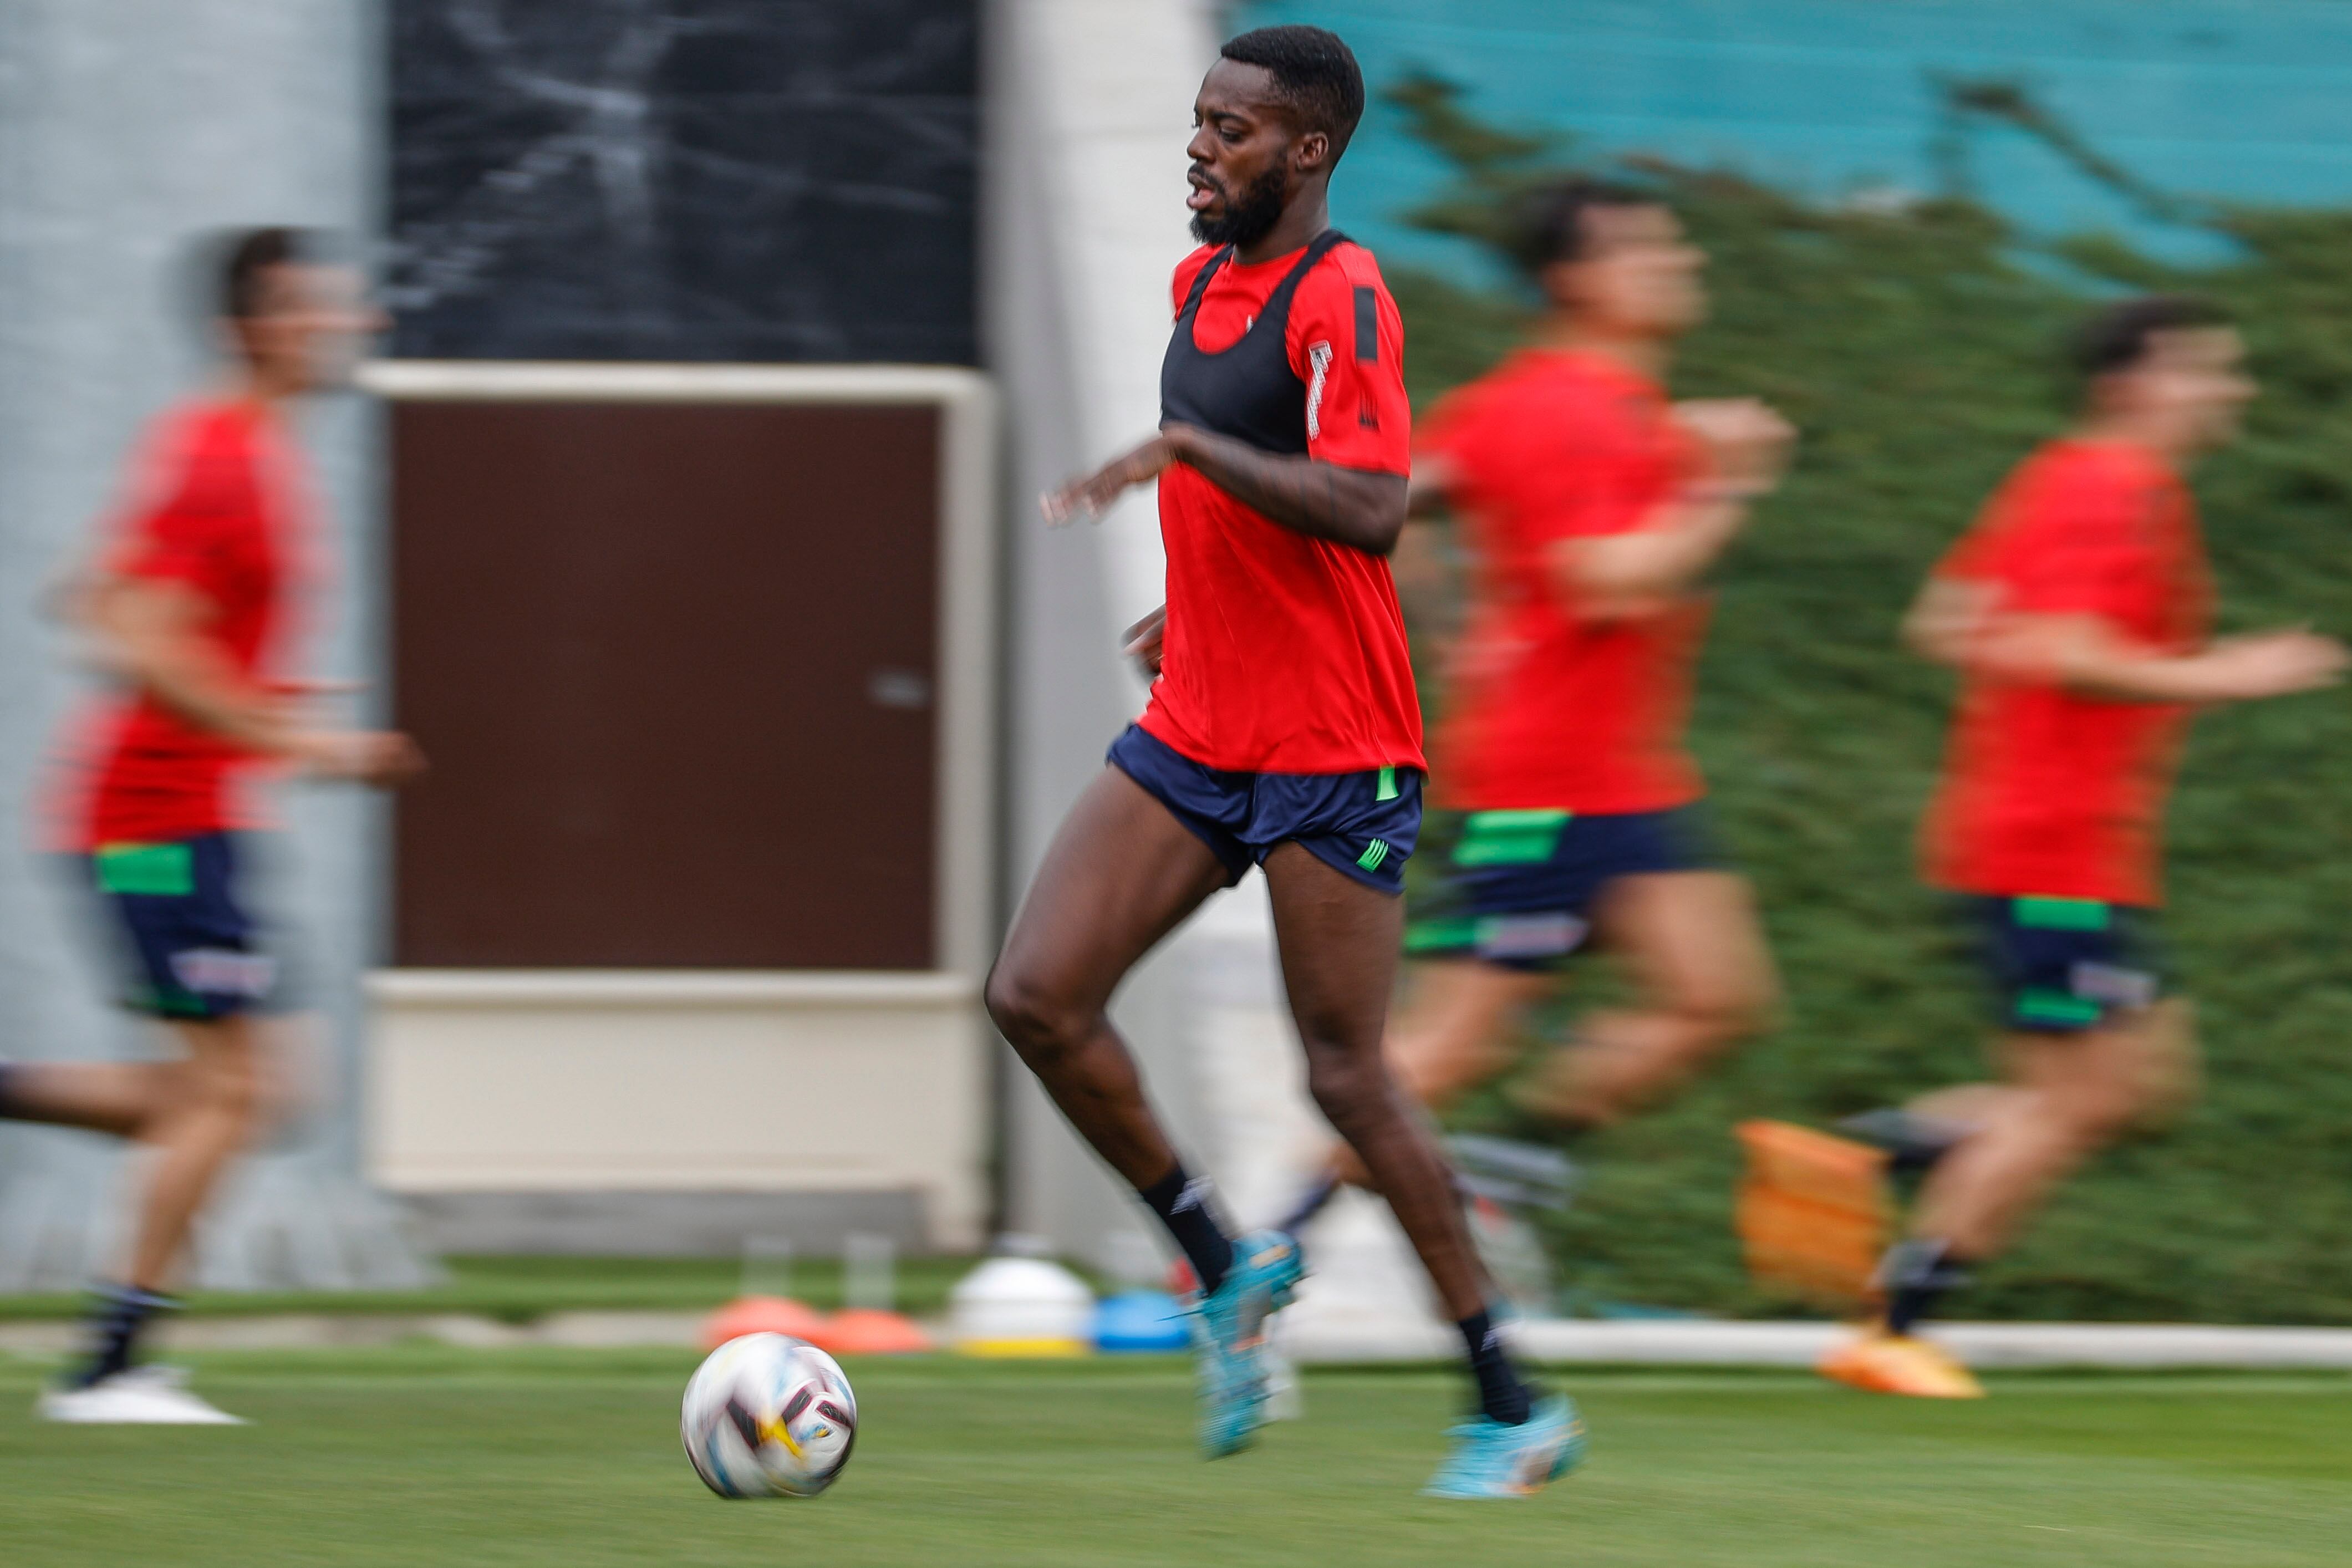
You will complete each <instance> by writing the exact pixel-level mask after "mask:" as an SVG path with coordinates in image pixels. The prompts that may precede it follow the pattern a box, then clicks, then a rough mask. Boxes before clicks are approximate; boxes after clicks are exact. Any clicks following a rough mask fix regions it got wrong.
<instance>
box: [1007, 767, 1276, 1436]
mask: <svg viewBox="0 0 2352 1568" xmlns="http://www.w3.org/2000/svg"><path fill="white" fill-rule="evenodd" d="M1232 877H1233V873H1232V871H1231V869H1230V868H1227V866H1226V865H1225V864H1224V863H1223V861H1222V860H1220V859H1219V858H1217V856H1216V855H1215V854H1214V853H1213V852H1212V851H1211V850H1210V849H1209V847H1207V846H1206V845H1205V844H1203V843H1202V841H1201V839H1200V838H1199V837H1196V836H1195V835H1194V834H1193V833H1192V831H1191V829H1189V828H1187V827H1185V826H1183V825H1182V824H1181V823H1180V822H1179V821H1178V820H1177V819H1176V817H1175V816H1173V815H1172V814H1171V812H1170V811H1169V809H1168V808H1167V807H1166V806H1165V805H1162V804H1160V801H1159V800H1158V799H1156V798H1154V797H1153V796H1152V795H1150V794H1149V793H1148V792H1146V791H1145V790H1144V789H1143V788H1142V786H1141V785H1139V784H1137V783H1136V782H1135V781H1134V780H1133V779H1131V778H1129V776H1128V775H1127V774H1126V773H1123V772H1121V771H1120V770H1119V769H1118V768H1116V767H1113V768H1107V769H1105V770H1104V771H1103V773H1102V774H1101V776H1100V777H1098V778H1097V779H1096V781H1095V782H1094V784H1091V785H1089V786H1088V788H1087V793H1086V794H1085V795H1083V796H1081V797H1080V799H1079V801H1078V804H1077V805H1076V806H1075V807H1073V808H1072V809H1071V812H1070V815H1069V816H1068V817H1067V818H1066V820H1065V821H1064V822H1063V824H1062V828H1061V831H1060V832H1059V833H1058V834H1057V835H1056V836H1055V840H1054V843H1053V846H1052V847H1051V848H1049V849H1048V850H1047V851H1046V854H1045V863H1044V865H1042V866H1041V867H1040V868H1038V872H1037V879H1036V881H1035V882H1034V885H1033V886H1032V887H1031V889H1030V892H1029V897H1028V898H1027V900H1024V903H1023V905H1022V908H1021V912H1020V913H1019V914H1018V915H1016V916H1015V917H1014V918H1013V931H1012V932H1011V934H1010V935H1009V936H1007V938H1006V939H1005V944H1004V952H1003V955H1002V956H1001V957H999V959H998V960H997V964H996V969H995V972H994V973H992V974H991V975H990V976H989V983H988V1008H989V1013H990V1015H991V1016H992V1017H993V1018H994V1019H995V1020H996V1023H997V1026H998V1027H999V1028H1000V1029H1002V1030H1003V1032H1004V1036H1005V1038H1006V1039H1008V1040H1010V1041H1011V1042H1012V1043H1013V1048H1014V1049H1015V1050H1017V1051H1018V1052H1019V1053H1020V1054H1021V1058H1022V1060H1023V1061H1024V1062H1026V1063H1027V1064H1028V1066H1029V1068H1030V1069H1031V1070H1032V1071H1034V1073H1036V1075H1037V1077H1038V1079H1039V1081H1040V1082H1042V1083H1043V1084H1044V1085H1045V1090H1046V1092H1047V1093H1048V1094H1050V1095H1051V1096H1052V1097H1053V1100H1054V1102H1055V1104H1056V1105H1058V1106H1059V1107H1060V1108H1061V1110H1062V1112H1063V1114H1064V1115H1066V1116H1067V1117H1068V1118H1069V1119H1070V1123H1071V1125H1072V1126H1073V1127H1075V1128H1076V1129H1077V1131H1078V1132H1079V1134H1080V1135H1081V1136H1083V1137H1084V1138H1085V1139H1086V1140H1087V1142H1088V1143H1090V1144H1092V1145H1093V1147H1094V1149H1095V1151H1096V1152H1097V1153H1099V1154H1100V1155H1101V1156H1102V1157H1103V1159H1104V1160H1105V1161H1106V1162H1107V1163H1108V1164H1109V1165H1110V1166H1111V1168H1112V1169H1113V1170H1115V1171H1117V1172H1118V1173H1119V1174H1120V1175H1121V1176H1123V1177H1125V1178H1126V1179H1127V1181H1128V1183H1129V1185H1131V1186H1132V1187H1134V1188H1135V1190H1136V1194H1137V1196H1139V1197H1140V1198H1141V1199H1142V1200H1143V1203H1144V1205H1145V1206H1146V1207H1147V1208H1149V1209H1150V1210H1151V1212H1152V1214H1153V1215H1154V1216H1155V1217H1156V1218H1157V1219H1159V1221H1160V1224H1161V1225H1162V1226H1165V1227H1166V1228H1167V1230H1168V1233H1169V1235H1170V1236H1171V1237H1173V1238H1174V1240H1175V1242H1176V1244H1177V1245H1178V1246H1179V1247H1181V1248H1182V1249H1183V1252H1184V1256H1185V1258H1186V1260H1187V1261H1188V1262H1189V1263H1191V1265H1192V1272H1193V1274H1194V1275H1195V1276H1196V1277H1197V1278H1198V1279H1199V1280H1200V1284H1201V1292H1200V1297H1199V1300H1198V1303H1197V1306H1196V1310H1195V1311H1194V1313H1193V1316H1192V1338H1193V1343H1194V1346H1195V1348H1196V1351H1197V1352H1198V1355H1197V1365H1198V1368H1199V1372H1200V1386H1201V1411H1202V1417H1201V1441H1202V1449H1203V1450H1204V1451H1205V1452H1206V1453H1207V1454H1208V1456H1209V1457H1210V1458H1220V1457H1222V1456H1224V1455H1227V1454H1232V1453H1234V1452H1236V1451H1238V1450H1239V1449H1241V1448H1244V1447H1247V1446H1248V1445H1249V1443H1250V1442H1251V1441H1252V1440H1253V1438H1254V1437H1255V1435H1256V1433H1257V1430H1258V1428H1259V1426H1261V1425H1262V1424H1263V1422H1264V1420H1265V1400H1266V1376H1265V1363H1264V1359H1263V1351H1264V1342H1265V1320H1266V1318H1267V1317H1268V1316H1269V1315H1270V1314H1271V1313H1272V1312H1274V1311H1275V1310H1276V1309H1278V1308H1280V1307H1281V1306H1283V1305H1284V1304H1285V1303H1286V1302H1287V1301H1288V1300H1290V1291H1291V1289H1292V1287H1293V1286H1295V1285H1296V1284H1297V1279H1298V1276H1299V1268H1300V1266H1299V1259H1298V1249H1297V1247H1296V1246H1295V1245H1292V1244H1291V1243H1290V1242H1289V1241H1288V1240H1287V1238H1285V1237H1274V1236H1271V1235H1266V1236H1261V1237H1246V1238H1244V1241H1243V1243H1242V1247H1241V1250H1239V1251H1238V1252H1237V1250H1236V1244H1235V1242H1234V1238H1233V1237H1232V1236H1231V1234H1230V1233H1229V1232H1228V1231H1227V1230H1226V1229H1225V1227H1224V1226H1223V1223H1222V1222H1221V1221H1220V1219H1219V1218H1218V1216H1217V1215H1216V1212H1215V1209H1214V1206H1213V1204H1212V1203H1211V1202H1210V1201H1209V1196H1208V1191H1207V1186H1206V1184H1205V1183H1202V1182H1196V1181H1194V1180H1192V1178H1191V1177H1190V1176H1189V1175H1188V1173H1186V1171H1185V1169H1184V1165H1183V1163H1182V1162H1181V1160H1180V1159H1179V1158H1178V1157H1177V1154H1176V1151H1175V1149H1174V1147H1173V1146H1172V1145H1171V1143H1170V1142H1169V1140H1168V1136H1167V1134H1166V1132H1165V1131H1162V1130H1161V1128H1160V1123H1159V1121H1158V1119H1157V1118H1155V1117H1154V1116H1153V1115H1152V1113H1151V1108H1150V1105H1149V1104H1148V1103H1147V1102H1146V1101H1145V1099H1144V1095H1143V1085H1142V1079H1141V1077H1140V1075H1139V1073H1138V1072H1137V1070H1136V1066H1135V1058H1134V1057H1133V1055H1132V1054H1131V1053H1130V1052H1129V1050H1128V1048H1127V1045H1126V1043H1125V1042H1124V1041H1122V1040H1121V1039H1120V1038H1119V1037H1118V1031H1117V1030H1116V1029H1114V1028H1113V1027H1112V1026H1111V1023H1110V1019H1109V1016H1108V1014H1107V1013H1106V1011H1105V1008H1106V1006H1107V1005H1108V1003H1109V1000H1110V995H1111V992H1112V991H1113V990H1114V989H1115V988H1116V987H1117V986H1118V982H1119V980H1120V979H1121V977H1123V976H1124V975H1125V974H1126V973H1127V972H1128V971H1129V969H1130V968H1132V967H1133V966H1134V965H1135V963H1136V962H1137V961H1138V960H1139V959H1140V958H1141V957H1142V956H1143V955H1144V953H1146V952H1149V951H1150V949H1151V947H1152V946H1153V945H1154V944H1155V943H1156V942H1159V941H1160V938H1161V937H1163V936H1165V935H1167V934H1168V932H1169V931H1172V930H1173V929H1174V928H1175V927H1176V925H1177V923H1178V922H1179V921H1182V920H1183V918H1184V917H1185V916H1186V915H1188V914H1190V913H1191V912H1192V910H1194V909H1196V908H1198V907H1199V906H1200V903H1201V901H1202V900H1203V899H1206V898H1207V897H1208V896H1209V895H1210V894H1211V893H1213V892H1215V891H1217V890H1218V889H1221V888H1223V887H1225V886H1227V885H1228V884H1229V883H1230V882H1231V880H1232Z"/></svg>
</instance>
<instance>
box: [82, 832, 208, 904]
mask: <svg viewBox="0 0 2352 1568" xmlns="http://www.w3.org/2000/svg"><path fill="white" fill-rule="evenodd" d="M90 858H91V859H92V860H93V861H94V862H95V863H96V864H97V867H98V886H99V889H100V891H101V892H108V893H129V894H131V895H133V896H135V897H142V898H152V899H184V898H186V897H187V896H188V895H189V894H191V893H193V892H194V891H195V890H196V855H195V850H194V847H192V846H190V845H186V844H101V845H100V846H99V847H98V851H97V853H96V854H94V855H92V856H91V857H90Z"/></svg>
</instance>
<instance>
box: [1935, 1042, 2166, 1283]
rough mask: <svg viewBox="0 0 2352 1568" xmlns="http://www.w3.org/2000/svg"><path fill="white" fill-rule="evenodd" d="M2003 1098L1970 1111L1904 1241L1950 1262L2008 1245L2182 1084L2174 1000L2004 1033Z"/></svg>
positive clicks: (1983, 1255)
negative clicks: (2059, 1028) (2090, 1023)
mask: <svg viewBox="0 0 2352 1568" xmlns="http://www.w3.org/2000/svg"><path fill="white" fill-rule="evenodd" d="M2001 1055H2002V1058H2003V1059H2004V1060H2005V1062H2006V1063H2007V1064H2008V1068H2009V1077H2010V1081H2011V1085H2012V1086H2013V1088H2012V1089H2011V1092H2009V1093H2006V1094H2003V1095H2000V1097H1999V1098H1997V1099H1980V1100H1978V1101H1977V1102H1976V1105H1977V1110H1976V1115H1977V1118H1978V1121H1977V1125H1976V1128H1975V1130H1974V1131H1972V1132H1971V1133H1970V1134H1969V1136H1968V1137H1967V1138H1966V1139H1964V1140H1963V1141H1962V1142H1960V1144H1959V1145H1958V1147H1957V1148H1955V1149H1954V1150H1953V1151H1952V1152H1951V1153H1950V1154H1948V1155H1947V1156H1946V1157H1945V1158H1944V1159H1943V1160H1942V1161H1941V1162H1939V1163H1937V1166H1936V1168H1935V1170H1934V1171H1933V1172H1932V1173H1930V1174H1929V1176H1928V1177H1927V1183H1926V1184H1925V1185H1924V1186H1923V1187H1922V1188H1921V1189H1920V1194H1919V1201H1918V1204H1917V1205H1916V1209H1915V1211H1914V1216H1915V1217H1914V1219H1913V1222H1912V1226H1911V1231H1912V1234H1913V1235H1914V1236H1915V1237H1926V1238H1932V1239H1934V1240H1936V1241H1938V1242H1941V1243H1942V1244H1943V1246H1944V1247H1946V1248H1947V1249H1948V1252H1949V1254H1950V1255H1951V1256H1952V1257H1953V1258H1956V1259H1967V1260H1969V1261H1980V1260H1982V1259H1984V1258H1990V1257H1991V1256H1992V1255H1993V1254H1995V1253H1997V1252H1999V1251H2000V1249H2001V1248H2002V1247H2005V1246H2007V1245H2008V1243H2009V1240H2010V1237H2011V1236H2012V1235H2013V1234H2014V1233H2015V1231H2016V1229H2017V1226H2018V1224H2019V1222H2020V1221H2021V1219H2022V1218H2023V1217H2024V1216H2025V1215H2027V1214H2029V1213H2031V1212H2032V1209H2033V1208H2034V1207H2035V1206H2036V1205H2039V1204H2040V1203H2041V1201H2042V1199H2043V1198H2044V1197H2045V1196H2047V1195H2048V1194H2049V1192H2050V1190H2051V1189H2052V1188H2053V1187H2054V1186H2056V1185H2057V1184H2059V1183H2060V1182H2061V1181H2063V1180H2064V1179H2065V1178H2066V1176H2067V1175H2068V1174H2069V1173H2072V1172H2073V1171H2074V1168H2075V1167H2076V1166H2077V1165H2079V1164H2081V1163H2083V1162H2084V1160H2086V1159H2088V1158H2089V1157H2090V1156H2091V1155H2092V1154H2094V1153H2096V1152H2098V1151H2099V1150H2100V1149H2102V1148H2104V1147H2105V1146H2106V1145H2107V1144H2109V1143H2111V1142H2115V1140H2116V1138H2118V1137H2120V1136H2121V1135H2122V1134H2124V1133H2125V1132H2126V1131H2129V1130H2130V1129H2131V1127H2132V1126H2133V1125H2134V1124H2135V1123H2137V1122H2138V1121H2141V1120H2142V1119H2143V1118H2146V1117H2147V1116H2149V1115H2150V1114H2151V1113H2153V1112H2156V1111H2158V1110H2171V1109H2175V1108H2177V1107H2178V1105H2179V1101H2180V1100H2181V1098H2182V1096H2183V1095H2184V1093H2185V1092H2187V1089H2188V1086H2189V1085H2192V1084H2193V1083H2194V1081H2195V1078H2194V1063H2195V1059H2196V1046H2195V1039H2194V1034H2193V1031H2192V1029H2191V1026H2190V1021H2189V1010H2188V1005H2187V1004H2186V1003H2185V1002H2183V1001H2181V1000H2179V999H2178V998H2174V999H2168V1000H2166V1001H2163V1002H2159V1003H2158V1004H2156V1005H2154V1006H2151V1007H2147V1008H2143V1009H2140V1010H2139V1011H2137V1012H2136V1013H2133V1014H2129V1015H2126V1016H2124V1017H2123V1018H2121V1019H2119V1020H2118V1021H2117V1022H2116V1023H2114V1024H2111V1025H2109V1026H2105V1027H2103V1028H2097V1029H2088V1030H2084V1032H2082V1033H2081V1034H2077V1035H2048V1034H2023V1033H2020V1034H2012V1035H2010V1036H2007V1037H2005V1038H2004V1039H2003V1041H2002V1045H2001Z"/></svg>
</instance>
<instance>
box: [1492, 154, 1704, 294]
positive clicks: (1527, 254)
mask: <svg viewBox="0 0 2352 1568" xmlns="http://www.w3.org/2000/svg"><path fill="white" fill-rule="evenodd" d="M1664 205H1665V203H1664V200H1663V199H1662V198H1661V197H1659V195H1657V194H1656V193H1655V192H1654V191H1645V190H1643V189H1642V188H1641V187H1640V186H1638V185H1628V184H1620V183H1618V182H1616V181H1613V180H1601V179H1596V178H1594V177H1593V176H1591V175H1590V174H1571V175H1569V176H1568V177H1566V178H1564V179H1558V180H1550V181H1547V182H1546V183H1544V184H1540V185H1538V186H1537V187H1536V188H1535V189H1534V190H1532V191H1529V192H1528V194H1527V195H1524V196H1522V197H1520V198H1519V205H1518V209H1517V212H1516V213H1515V214H1514V215H1513V222H1512V224H1511V227H1510V231H1509V233H1508V235H1507V241H1508V244H1509V246H1510V252H1511V258H1512V259H1513V260H1514V261H1516V262H1517V263H1518V264H1519V268H1520V270H1522V271H1523V272H1525V273H1526V274H1527V275H1528V277H1530V278H1540V277H1542V276H1543V272H1544V269H1545V268H1548V267H1551V266H1554V265H1556V264H1557V263H1559V262H1562V261H1581V260H1583V259H1584V257H1585V252H1586V247H1588V246H1589V245H1590V244H1591V238H1592V237H1591V234H1589V233H1588V232H1586V228H1585V222H1584V215H1585V214H1587V213H1589V212H1591V211H1592V210H1594V209H1595V208H1597V207H1656V206H1664Z"/></svg>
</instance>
